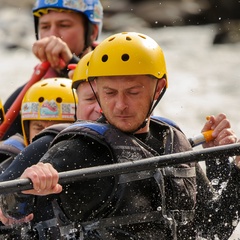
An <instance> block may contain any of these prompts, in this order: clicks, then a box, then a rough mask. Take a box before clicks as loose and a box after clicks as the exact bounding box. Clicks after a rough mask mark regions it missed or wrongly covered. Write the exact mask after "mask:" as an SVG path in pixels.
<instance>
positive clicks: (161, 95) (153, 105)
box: [132, 79, 167, 133]
mask: <svg viewBox="0 0 240 240" xmlns="http://www.w3.org/2000/svg"><path fill="white" fill-rule="evenodd" d="M159 80H161V79H159ZM159 80H158V81H159ZM157 84H158V82H157ZM166 89H167V88H166V86H165V87H164V88H163V90H162V91H161V93H160V95H159V96H158V99H157V100H156V102H155V103H154V100H152V103H151V107H150V109H149V111H148V114H147V116H146V118H145V120H144V122H143V123H142V124H141V125H140V126H139V127H138V128H137V129H136V130H135V131H133V132H132V133H135V132H137V131H138V130H140V129H141V128H144V127H146V125H147V122H148V120H149V117H150V116H151V114H152V112H153V110H154V109H155V107H156V106H157V105H158V103H159V101H160V100H161V99H162V97H163V95H164V93H165V92H166ZM156 90H157V85H156V88H155V93H156ZM155 93H154V95H155Z"/></svg>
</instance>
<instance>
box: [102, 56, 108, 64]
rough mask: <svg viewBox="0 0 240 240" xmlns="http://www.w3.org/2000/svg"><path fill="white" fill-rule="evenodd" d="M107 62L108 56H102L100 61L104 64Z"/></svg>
mask: <svg viewBox="0 0 240 240" xmlns="http://www.w3.org/2000/svg"><path fill="white" fill-rule="evenodd" d="M107 60H108V55H107V54H105V55H103V56H102V61H103V62H106V61H107Z"/></svg>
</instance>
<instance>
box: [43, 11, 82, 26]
mask: <svg viewBox="0 0 240 240" xmlns="http://www.w3.org/2000/svg"><path fill="white" fill-rule="evenodd" d="M50 18H54V19H55V20H58V21H60V20H61V21H63V20H71V19H83V16H82V14H80V13H77V12H73V11H72V12H67V11H61V12H60V11H55V10H49V11H48V12H47V13H46V14H43V15H42V16H41V17H40V18H39V22H40V23H41V22H43V21H45V20H47V19H50Z"/></svg>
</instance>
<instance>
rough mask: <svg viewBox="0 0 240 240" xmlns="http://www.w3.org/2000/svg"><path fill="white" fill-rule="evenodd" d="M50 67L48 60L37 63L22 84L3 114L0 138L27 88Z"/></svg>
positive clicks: (13, 117)
mask: <svg viewBox="0 0 240 240" xmlns="http://www.w3.org/2000/svg"><path fill="white" fill-rule="evenodd" d="M49 67H50V64H49V62H42V63H41V64H39V65H38V66H37V67H36V69H35V71H34V72H33V75H32V77H31V78H30V80H29V81H28V82H27V84H26V85H25V86H24V88H23V89H22V91H21V92H20V94H19V95H18V97H17V98H16V99H15V101H14V102H13V104H12V106H11V107H10V108H9V110H8V111H7V113H6V114H5V116H4V120H3V122H2V123H1V125H0V140H1V139H2V138H3V136H4V134H5V133H6V132H7V130H8V129H9V127H10V126H11V124H12V123H13V121H14V120H15V119H16V117H17V115H18V113H19V111H20V109H21V103H22V99H23V97H24V95H25V93H26V92H27V90H28V89H29V88H30V87H31V86H32V85H33V84H34V83H36V82H38V81H39V80H41V79H42V77H43V76H44V75H45V74H46V72H47V70H48V68H49Z"/></svg>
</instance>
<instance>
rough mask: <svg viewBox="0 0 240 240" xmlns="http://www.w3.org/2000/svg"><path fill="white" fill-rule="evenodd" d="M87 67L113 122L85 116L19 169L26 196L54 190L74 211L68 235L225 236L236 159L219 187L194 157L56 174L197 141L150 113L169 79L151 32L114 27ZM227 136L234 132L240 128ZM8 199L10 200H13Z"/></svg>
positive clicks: (65, 210)
mask: <svg viewBox="0 0 240 240" xmlns="http://www.w3.org/2000/svg"><path fill="white" fill-rule="evenodd" d="M88 75H89V80H90V81H91V83H93V82H94V83H95V84H96V92H95V94H96V96H97V99H98V102H99V104H100V106H101V109H102V113H103V116H104V117H105V119H106V123H97V122H96V123H95V122H85V121H84V122H81V121H79V122H76V123H74V124H72V125H71V126H69V127H67V128H66V129H64V130H63V131H61V133H59V134H58V136H57V137H56V138H55V140H54V141H53V143H52V146H51V148H50V149H49V150H48V152H47V153H46V154H45V155H44V156H43V158H42V159H41V162H40V163H38V164H37V165H34V166H32V167H30V168H28V169H26V170H25V171H24V173H23V174H22V175H21V177H20V178H29V179H31V180H32V181H33V188H34V189H32V190H28V191H24V192H23V193H24V194H28V195H24V197H25V201H26V198H27V199H28V200H29V201H30V199H32V200H31V201H33V200H34V196H31V194H33V195H48V194H53V195H49V198H52V199H53V201H55V200H56V201H57V203H58V204H59V208H58V210H59V209H60V210H59V211H61V216H62V218H61V219H64V218H65V220H66V221H65V225H64V220H63V221H62V222H61V224H63V225H60V224H59V228H60V230H61V228H62V227H63V228H64V227H65V228H64V229H69V232H68V233H67V232H66V231H65V232H64V231H63V232H62V237H63V239H68V238H69V237H76V239H77V238H79V239H147V238H150V239H153V240H154V239H190V238H191V239H197V237H206V236H207V237H208V238H213V237H217V236H218V237H219V238H220V239H227V237H229V236H230V235H231V232H232V230H233V228H234V227H233V226H232V224H231V223H232V219H233V218H234V217H235V215H236V212H237V211H236V210H237V209H238V208H239V206H238V199H239V197H238V196H237V195H238V190H239V187H238V186H239V184H238V182H239V169H238V168H237V167H236V166H233V168H232V171H231V177H230V180H229V182H228V186H227V187H226V189H225V191H224V192H223V193H222V194H221V195H220V196H218V197H216V194H215V193H214V190H213V188H211V185H210V182H209V181H208V179H207V178H206V175H205V174H204V173H203V171H202V170H201V168H200V166H199V165H198V164H195V163H189V164H180V165H176V166H169V167H165V168H162V169H153V170H152V171H142V172H136V173H130V174H120V175H119V176H109V177H102V178H98V177H97V176H96V179H92V180H91V179H89V180H85V181H81V182H70V183H67V184H62V185H60V184H59V183H58V172H61V171H68V170H72V169H77V168H84V167H92V166H99V165H104V164H111V163H116V162H124V161H130V160H141V159H143V158H146V157H152V156H159V155H165V154H171V153H177V152H184V151H190V150H192V148H191V146H190V143H189V141H188V139H187V138H186V136H185V135H184V134H183V133H182V132H181V131H179V130H178V129H176V128H174V127H173V126H171V125H168V124H166V123H164V122H162V121H157V120H156V121H154V120H151V118H150V116H151V113H152V111H153V110H154V108H155V107H156V106H157V103H158V102H159V101H160V100H161V98H162V96H163V95H164V93H165V91H166V88H167V86H168V82H167V71H166V65H165V60H164V55H163V52H162V49H161V48H160V47H159V45H158V44H157V43H156V42H155V41H154V40H153V39H151V38H150V37H148V36H146V35H144V34H141V33H134V32H125V33H119V34H116V35H113V36H110V37H109V38H107V39H106V40H104V41H103V42H102V43H100V45H99V46H98V47H97V48H96V49H95V50H94V52H93V54H92V56H91V59H90V62H89V69H88ZM228 134H229V133H228ZM227 139H228V141H229V143H233V142H235V141H236V137H235V136H234V135H233V134H232V132H231V133H230V135H229V136H228V137H227ZM225 140H226V138H225ZM10 195H11V194H10ZM21 196H22V195H21V194H20V196H19V197H21ZM4 198H5V200H4ZM1 199H2V203H4V202H6V199H7V196H6V195H3V196H2V198H1ZM31 201H30V202H31ZM56 201H55V202H56ZM233 203H235V204H233ZM12 204H13V205H14V203H13V201H12ZM13 205H12V206H11V208H12V209H13ZM28 207H29V209H28V211H26V212H25V215H26V216H27V215H28V213H30V212H32V208H31V207H33V205H32V204H29V205H28ZM2 209H3V211H4V213H5V214H10V213H11V210H12V209H8V205H7V204H6V203H5V204H2ZM216 209H218V211H216ZM8 210H9V211H8ZM23 216H24V215H23ZM63 216H64V217H63ZM70 233H71V234H70ZM74 235H75V236H74Z"/></svg>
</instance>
